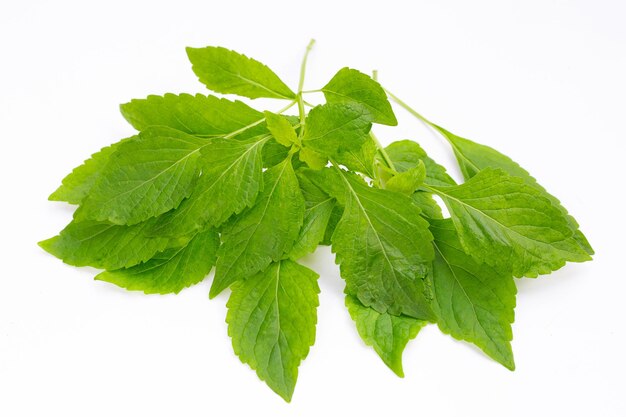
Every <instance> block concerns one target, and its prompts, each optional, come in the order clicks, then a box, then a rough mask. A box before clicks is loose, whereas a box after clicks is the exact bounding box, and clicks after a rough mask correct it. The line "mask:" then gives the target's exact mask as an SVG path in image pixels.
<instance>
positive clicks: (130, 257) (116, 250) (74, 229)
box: [39, 219, 185, 270]
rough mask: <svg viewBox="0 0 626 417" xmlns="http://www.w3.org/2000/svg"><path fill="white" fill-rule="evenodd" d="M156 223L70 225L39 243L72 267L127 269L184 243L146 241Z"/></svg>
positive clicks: (89, 221) (75, 223) (74, 222)
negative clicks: (170, 247) (168, 248)
mask: <svg viewBox="0 0 626 417" xmlns="http://www.w3.org/2000/svg"><path fill="white" fill-rule="evenodd" d="M155 222H156V219H151V220H149V221H146V222H143V223H138V224H135V225H133V226H120V225H115V224H111V223H105V222H97V221H93V220H87V221H84V222H76V221H72V222H71V223H70V224H68V225H67V227H65V229H63V230H62V231H61V233H60V234H59V235H58V236H55V237H53V238H50V239H48V240H44V241H42V242H39V246H41V247H42V248H43V249H44V250H45V251H47V252H49V253H50V254H52V255H54V256H56V257H57V258H59V259H62V260H63V262H65V263H67V264H69V265H73V266H92V267H94V268H100V269H109V270H113V269H119V268H128V267H131V266H134V265H137V264H138V263H141V262H145V261H147V260H148V259H150V258H152V257H153V256H154V255H155V254H156V253H157V252H161V251H163V250H164V249H166V248H167V247H169V246H179V245H182V244H184V243H185V239H184V238H183V239H179V240H171V239H168V238H164V237H150V236H149V234H148V232H149V231H150V230H151V229H152V228H153V227H154V224H155Z"/></svg>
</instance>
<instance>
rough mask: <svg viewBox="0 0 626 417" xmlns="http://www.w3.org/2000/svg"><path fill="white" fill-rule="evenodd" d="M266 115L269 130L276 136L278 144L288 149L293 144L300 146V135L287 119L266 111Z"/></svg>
mask: <svg viewBox="0 0 626 417" xmlns="http://www.w3.org/2000/svg"><path fill="white" fill-rule="evenodd" d="M264 114H265V121H266V123H267V129H268V130H269V131H270V133H271V134H272V136H274V139H276V142H278V143H280V144H281V145H283V146H286V147H288V148H289V147H291V145H293V144H299V142H300V140H299V139H298V135H297V134H296V131H295V129H294V128H293V126H292V125H291V123H290V122H289V120H288V119H287V118H286V117H284V116H281V115H279V114H274V113H272V112H269V111H266V112H265V113H264Z"/></svg>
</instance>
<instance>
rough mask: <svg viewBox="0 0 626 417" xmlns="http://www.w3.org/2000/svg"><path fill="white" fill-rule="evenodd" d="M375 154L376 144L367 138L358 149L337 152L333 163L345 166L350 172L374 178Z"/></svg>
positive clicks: (376, 150)
mask: <svg viewBox="0 0 626 417" xmlns="http://www.w3.org/2000/svg"><path fill="white" fill-rule="evenodd" d="M377 152H378V149H377V148H376V143H375V142H374V140H373V139H372V138H371V137H369V136H368V137H367V138H365V142H364V143H363V145H361V147H360V148H359V149H356V150H354V149H349V150H345V151H344V150H341V151H339V152H338V153H337V155H336V158H335V162H337V163H338V164H341V165H343V166H345V167H346V168H348V169H349V170H351V171H357V172H360V173H362V174H365V175H366V176H368V177H369V178H374V177H375V169H374V161H375V159H376V153H377Z"/></svg>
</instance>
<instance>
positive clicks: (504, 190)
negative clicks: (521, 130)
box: [40, 42, 593, 401]
mask: <svg viewBox="0 0 626 417" xmlns="http://www.w3.org/2000/svg"><path fill="white" fill-rule="evenodd" d="M312 44H313V42H311V44H309V47H308V48H307V53H306V54H305V57H304V59H303V62H302V69H301V75H300V82H299V85H298V88H297V90H296V92H294V91H293V90H292V89H291V88H290V87H288V86H287V85H286V84H285V83H284V82H283V81H281V80H280V78H279V77H278V76H277V75H276V74H275V73H274V72H273V71H272V70H270V69H269V68H268V67H267V66H265V65H263V64H261V63H260V62H258V61H256V60H254V59H251V58H248V57H246V56H245V55H241V54H239V53H236V52H234V51H230V50H228V49H224V48H221V47H206V48H188V49H187V54H188V56H189V59H190V61H191V63H192V66H193V71H194V72H195V74H196V75H197V76H198V78H199V80H200V81H201V82H202V83H203V84H205V85H206V86H207V87H208V88H209V89H210V90H213V91H214V92H217V93H221V94H236V95H239V96H243V97H247V98H250V99H255V98H260V97H264V98H274V99H277V100H283V101H284V102H285V104H286V105H285V106H284V107H283V108H281V109H280V110H278V111H274V112H272V111H264V112H260V111H258V110H256V109H253V108H252V107H250V106H248V105H247V104H245V103H243V102H241V101H238V100H229V99H226V98H218V97H216V96H214V95H200V94H198V95H189V94H180V95H174V94H165V95H163V96H153V95H151V96H148V97H147V98H145V99H139V100H132V101H130V102H129V103H126V104H123V105H122V106H121V112H122V114H123V116H124V117H125V118H126V120H127V121H128V122H129V123H130V124H131V125H132V126H133V127H134V128H135V129H137V131H138V132H139V133H137V134H136V135H135V136H132V137H130V138H126V139H123V140H121V141H119V142H116V143H114V144H112V145H110V146H108V147H106V148H103V149H102V150H100V151H99V152H97V153H95V154H94V155H92V156H91V158H90V159H88V160H87V161H85V162H84V163H83V164H82V165H80V166H79V167H77V168H75V169H74V170H73V171H72V172H71V173H70V174H69V175H68V176H67V177H65V179H64V180H63V183H62V185H61V186H60V187H59V188H58V189H57V190H56V191H55V192H54V193H53V194H52V195H51V196H50V200H55V201H65V202H68V203H70V204H75V205H78V208H77V210H76V211H75V214H74V218H73V220H72V221H71V222H70V223H69V224H68V225H67V227H66V228H65V229H63V230H62V231H61V232H60V234H59V235H58V236H55V237H53V238H51V239H48V240H45V241H42V242H40V245H41V247H42V248H43V249H45V250H46V251H48V252H49V253H51V254H53V255H54V256H56V257H58V258H60V259H62V260H63V261H64V262H66V263H68V264H70V265H74V266H91V267H95V268H98V269H102V270H104V271H103V272H101V273H99V274H98V275H97V276H96V279H98V280H102V281H107V282H110V283H113V284H116V285H118V286H120V287H123V288H126V289H128V290H139V291H143V292H145V293H146V294H152V293H158V294H167V293H178V292H179V291H181V290H182V289H184V288H186V287H189V286H191V285H194V284H197V283H199V282H201V281H202V280H203V279H204V278H205V277H206V276H207V275H208V274H209V272H210V271H211V270H212V268H213V267H214V266H215V276H214V279H213V282H212V285H211V289H210V293H209V296H210V297H211V298H213V297H215V296H217V295H218V294H220V293H221V292H222V291H224V290H225V289H227V288H230V290H231V293H230V298H229V300H228V303H227V307H228V313H227V316H226V321H227V323H228V334H229V335H230V337H231V338H232V343H233V348H234V351H235V353H236V354H237V355H238V356H239V358H240V359H241V361H242V362H245V363H247V364H248V365H250V367H252V368H253V369H255V370H256V373H257V375H258V376H259V378H261V379H262V380H264V381H265V382H266V383H267V384H268V385H269V387H270V388H271V389H273V390H274V391H275V392H276V393H278V394H279V395H280V396H281V397H283V398H284V399H285V400H286V401H290V400H291V397H292V394H293V391H294V387H295V384H296V379H297V375H298V365H299V364H300V361H302V360H303V359H304V358H305V357H306V356H307V354H308V351H309V348H310V347H311V346H312V345H313V343H314V340H315V326H316V321H317V315H316V309H317V307H318V293H319V287H318V284H317V279H318V274H317V273H315V272H314V271H312V270H311V269H309V268H307V267H305V266H303V265H301V264H300V263H298V259H300V258H301V257H303V256H305V255H307V254H309V253H312V252H313V251H314V250H315V249H316V248H317V246H318V245H331V247H332V251H333V252H334V253H335V255H336V262H337V263H338V264H339V266H340V272H341V277H342V278H343V279H344V280H345V284H346V286H345V294H346V298H345V302H346V306H347V308H348V311H349V314H350V316H351V317H352V319H353V320H354V321H355V323H356V328H357V330H358V333H359V335H360V336H361V338H362V339H363V340H364V342H365V343H366V344H367V345H370V346H372V347H373V348H374V350H375V351H376V352H377V353H378V355H379V356H380V357H381V358H382V360H383V361H384V362H385V364H386V365H387V366H389V368H391V370H393V372H395V373H396V374H398V375H399V376H403V370H402V363H401V357H402V351H403V350H404V348H405V346H406V344H407V343H408V342H409V340H411V339H412V338H414V337H415V336H416V335H417V334H418V332H419V331H420V329H421V328H422V327H424V326H425V325H426V324H428V323H436V324H437V325H438V327H439V328H440V329H441V331H442V332H444V333H446V334H449V335H451V336H453V337H454V338H456V339H459V340H465V341H467V342H470V343H474V344H475V345H476V346H478V347H479V348H480V349H482V350H483V351H484V352H485V353H486V354H487V355H489V356H490V357H491V358H493V359H494V360H496V361H498V362H499V363H501V364H502V365H504V366H505V367H507V368H509V369H511V370H513V369H514V367H515V365H514V361H513V353H512V350H511V344H510V342H511V339H512V331H511V323H512V322H513V318H514V312H513V310H514V307H515V295H516V286H515V282H514V278H515V277H518V278H519V277H537V276H538V275H540V274H548V273H550V272H551V271H554V270H556V269H559V268H561V267H562V266H563V265H565V263H566V262H568V261H570V262H584V261H588V260H590V259H591V255H592V254H593V250H592V248H591V246H590V245H589V243H588V242H587V240H586V239H585V237H584V235H583V234H582V233H581V231H580V230H579V228H578V224H577V223H576V221H575V220H574V218H573V217H572V216H570V215H569V214H568V213H567V211H566V210H565V208H564V207H563V206H562V205H561V204H560V203H559V201H558V200H557V199H556V198H555V197H554V196H552V195H551V194H549V193H548V192H547V191H546V190H545V189H544V188H543V187H541V186H540V185H539V184H538V183H537V182H536V180H535V179H534V178H533V177H531V176H530V174H529V173H528V172H527V171H526V170H524V169H523V168H522V167H520V166H519V165H518V164H517V163H515V162H514V161H513V160H511V159H510V158H508V157H507V156H505V155H503V154H501V153H500V152H498V151H496V150H495V149H492V148H490V147H487V146H484V145H480V144H478V143H475V142H472V141H470V140H468V139H464V138H461V137H459V136H456V135H454V134H453V133H451V132H449V131H447V130H446V129H444V128H442V127H440V126H438V125H436V124H434V123H431V122H430V121H428V120H427V119H425V118H424V117H422V116H421V115H420V114H418V113H417V112H415V111H414V110H413V109H411V108H410V107H408V106H407V105H406V104H405V103H403V102H402V101H400V100H399V99H398V98H397V97H395V96H394V95H392V94H391V93H389V92H388V91H386V90H384V89H383V88H382V87H381V85H380V84H379V83H378V82H377V81H376V80H375V79H374V78H372V77H370V76H368V75H366V74H363V73H361V72H359V71H357V70H354V69H350V68H343V69H341V70H339V72H337V73H336V74H335V76H334V77H333V78H332V79H331V80H330V81H329V82H328V83H327V84H326V85H325V86H324V87H322V88H321V89H319V90H314V91H311V92H322V93H323V95H324V97H325V100H326V103H325V104H323V105H318V106H311V105H309V104H308V103H307V101H306V100H305V94H307V93H309V92H306V91H303V85H304V74H305V68H306V57H307V55H308V52H309V50H310V49H311V47H312ZM389 98H390V99H391V100H392V101H394V102H396V103H397V104H398V105H400V106H401V107H403V108H405V109H406V110H408V111H409V112H411V113H412V114H413V115H415V116H416V117H417V118H418V119H420V120H421V121H422V122H424V123H426V124H427V125H428V126H430V127H432V128H433V129H434V130H435V131H436V132H438V133H439V134H440V135H441V136H442V137H443V138H444V139H445V140H446V141H447V142H448V143H449V144H450V145H451V147H452V150H453V152H454V155H455V156H456V159H457V161H458V164H459V167H460V170H461V172H462V174H463V177H464V182H463V183H461V184H457V183H456V182H455V181H454V180H453V179H452V178H451V177H450V176H449V175H448V174H447V173H446V169H445V168H444V167H443V166H441V165H439V164H438V163H436V162H435V161H434V160H432V159H431V158H429V157H428V155H427V154H426V152H425V151H424V150H423V149H422V148H421V147H420V146H419V145H418V144H417V143H416V142H413V141H409V140H401V141H397V142H393V143H391V144H390V145H389V146H387V147H383V146H382V145H381V144H380V142H379V141H378V140H377V139H376V137H375V136H374V134H373V133H372V131H371V129H372V124H383V125H388V126H394V125H396V124H397V121H396V117H395V115H394V112H393V110H392V107H391V104H390V102H389V100H388V99H389ZM292 108H297V115H287V112H288V111H289V110H290V109H292ZM434 196H438V197H439V198H440V200H441V201H443V203H445V206H446V207H447V210H448V212H449V217H447V218H444V215H443V214H442V210H441V207H440V206H439V204H438V203H437V200H436V199H434V198H433V197H434Z"/></svg>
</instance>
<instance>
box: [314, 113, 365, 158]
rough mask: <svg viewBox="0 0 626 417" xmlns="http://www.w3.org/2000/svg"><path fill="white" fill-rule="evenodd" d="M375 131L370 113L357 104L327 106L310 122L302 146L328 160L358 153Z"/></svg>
mask: <svg viewBox="0 0 626 417" xmlns="http://www.w3.org/2000/svg"><path fill="white" fill-rule="evenodd" d="M371 127H372V124H371V123H370V121H369V117H368V114H367V112H366V111H365V110H364V109H363V107H362V106H359V105H355V104H347V103H346V104H324V105H322V106H316V107H314V108H313V109H312V110H311V111H310V112H309V114H308V116H307V118H306V124H305V125H304V135H303V137H302V144H303V145H304V146H305V148H307V147H308V148H311V149H312V150H314V151H315V152H318V153H320V154H322V155H324V156H326V157H329V158H335V157H336V156H337V155H339V154H340V153H342V152H349V151H358V150H359V149H360V148H361V146H363V144H364V143H365V141H366V140H367V138H368V133H369V131H370V129H371Z"/></svg>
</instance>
